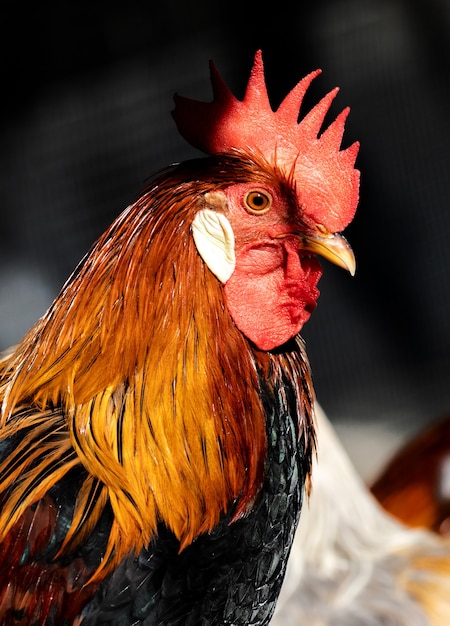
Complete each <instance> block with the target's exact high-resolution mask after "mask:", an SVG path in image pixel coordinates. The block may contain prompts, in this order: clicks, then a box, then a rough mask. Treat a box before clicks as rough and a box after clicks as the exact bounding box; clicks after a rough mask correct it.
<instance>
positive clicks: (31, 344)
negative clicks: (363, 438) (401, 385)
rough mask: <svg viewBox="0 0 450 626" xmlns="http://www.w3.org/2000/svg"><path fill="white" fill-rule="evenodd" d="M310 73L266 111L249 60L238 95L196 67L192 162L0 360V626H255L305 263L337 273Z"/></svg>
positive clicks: (278, 543) (92, 258) (331, 198)
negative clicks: (209, 94) (203, 87)
mask: <svg viewBox="0 0 450 626" xmlns="http://www.w3.org/2000/svg"><path fill="white" fill-rule="evenodd" d="M316 75H317V73H313V74H311V75H309V77H306V79H303V81H301V82H300V83H299V84H298V85H297V87H295V88H294V90H293V91H292V92H291V93H290V94H289V95H288V96H287V97H286V99H285V101H284V102H283V103H282V105H280V107H279V109H278V110H277V111H276V112H274V111H272V109H271V108H270V105H269V100H268V97H267V94H266V92H265V86H264V77H263V68H262V62H261V56H260V54H258V55H257V56H256V58H255V65H254V67H253V70H252V74H251V77H250V81H249V85H248V88H247V92H246V96H245V98H244V100H243V101H242V102H241V101H238V100H236V99H235V98H234V97H233V96H232V95H231V93H230V92H229V91H228V90H227V88H226V87H225V85H224V83H223V82H222V81H221V79H220V77H219V76H218V75H217V74H215V73H213V76H212V77H213V88H214V94H215V99H214V101H213V103H210V104H205V103H194V102H193V101H191V100H187V99H180V98H178V99H177V106H176V109H175V112H174V117H175V119H176V122H177V125H178V127H179V129H180V131H181V132H182V134H183V135H184V136H185V137H186V138H188V139H189V141H191V143H193V144H194V145H198V146H199V147H201V148H202V149H203V150H204V151H205V152H207V153H208V154H209V155H210V156H208V157H206V158H204V159H198V160H193V161H191V162H187V163H184V164H180V165H177V166H174V167H172V168H168V169H167V170H166V171H165V172H163V173H161V174H160V175H159V176H158V177H157V178H156V179H155V180H154V181H153V182H152V183H151V184H150V185H149V187H148V188H147V189H146V190H145V191H144V193H143V194H142V196H141V197H140V198H139V199H138V200H137V201H136V202H135V203H134V204H132V205H131V206H130V207H129V208H128V209H127V210H126V211H125V212H124V213H123V214H122V215H121V216H119V217H118V218H117V220H116V221H115V222H114V223H113V224H112V225H111V227H110V228H109V229H108V230H107V231H106V232H105V233H104V234H103V235H102V236H101V237H100V239H99V240H98V241H97V242H96V243H95V244H94V246H93V248H92V249H91V251H90V252H89V253H88V255H87V256H86V258H85V259H83V261H82V263H81V264H80V266H79V267H78V268H77V269H76V270H75V272H74V274H73V275H72V277H71V278H70V279H69V281H68V282H67V283H66V285H65V286H64V287H63V289H62V291H61V293H60V294H59V296H58V297H57V298H56V300H55V302H54V303H53V305H52V306H51V307H50V309H49V311H48V312H47V313H46V314H45V315H44V317H43V318H42V319H41V320H39V321H38V322H37V323H36V325H35V326H34V327H33V328H32V329H31V330H30V331H29V333H28V334H27V335H26V336H25V337H24V339H23V340H22V342H21V343H20V344H19V345H18V346H17V347H16V348H14V349H13V350H12V351H11V352H10V353H8V354H5V356H4V358H3V360H2V362H1V383H0V400H1V402H2V415H1V430H0V455H1V456H0V471H1V476H2V482H1V484H0V505H1V514H0V541H1V544H2V545H1V557H0V559H1V560H0V572H1V573H0V620H1V623H2V624H5V625H6V624H24V625H25V624H33V625H34V624H47V625H50V624H55V625H56V624H64V625H65V624H75V625H78V624H83V625H85V624H114V625H115V626H117V625H120V624H124V625H125V624H127V625H129V624H146V625H148V626H150V625H153V624H155V625H156V624H158V625H166V626H175V625H181V624H191V625H193V624H196V625H197V624H204V625H205V626H206V625H209V624H221V625H226V624H230V625H231V624H234V625H235V626H239V625H242V626H244V624H245V625H248V624H253V625H255V626H256V625H265V624H268V622H269V621H270V618H271V615H272V613H273V611H274V608H275V603H276V600H277V597H278V594H279V591H280V588H281V583H282V581H283V577H284V572H285V568H286V564H287V558H288V554H289V550H290V546H291V544H292V540H293V536H294V532H295V528H296V525H297V522H298V519H299V515H300V510H301V506H302V498H303V491H304V488H305V485H307V484H308V476H309V471H310V464H311V457H312V452H313V450H314V424H313V403H314V392H313V388H312V383H311V374H310V369H309V365H308V361H307V357H306V354H305V350H304V346H303V343H302V341H301V339H300V338H299V336H298V333H299V331H300V330H301V328H302V326H303V324H304V323H305V322H306V321H307V320H308V319H309V316H310V315H311V313H312V311H313V310H314V307H315V304H316V300H317V297H318V295H319V292H318V289H317V282H318V280H319V278H320V275H321V268H320V265H319V262H318V261H317V258H316V255H321V256H325V258H328V259H329V260H331V261H333V262H334V263H337V264H338V265H341V266H342V267H344V268H346V269H349V270H350V271H351V272H353V271H354V257H353V254H352V252H351V249H350V247H349V246H348V244H347V242H346V241H345V240H344V239H343V238H342V237H341V236H340V235H339V234H338V233H339V232H340V231H341V230H342V229H343V228H344V227H345V226H346V225H347V224H348V223H349V221H350V220H351V219H352V217H353V214H354V211H355V209H356V203H357V195H358V191H357V186H358V172H357V170H354V169H353V164H354V161H355V158H356V153H357V145H356V144H354V145H353V146H350V147H349V148H347V149H346V150H341V149H340V143H341V139H342V133H343V128H344V127H343V124H344V120H345V117H346V114H347V110H345V111H344V112H343V113H342V114H341V115H340V116H338V117H337V118H336V120H335V121H334V122H333V123H332V124H331V125H330V126H329V127H328V128H327V129H326V130H325V131H323V133H322V134H321V135H320V136H319V131H320V130H321V126H322V123H323V120H324V117H325V115H326V113H327V111H328V109H329V106H330V104H331V101H332V99H333V97H334V95H335V93H336V92H335V91H334V92H331V93H330V94H328V95H327V96H325V97H324V98H323V100H322V101H321V102H319V104H318V105H316V107H315V108H314V109H313V110H312V111H311V112H310V113H309V114H308V115H307V116H306V117H305V118H304V119H303V121H301V122H298V120H297V118H298V109H299V101H300V102H301V100H302V98H303V95H304V93H305V91H306V89H307V87H308V85H309V83H310V82H311V80H312V79H313V78H314V77H315V76H316ZM205 107H206V108H205ZM199 119H202V120H203V121H204V122H205V123H204V124H203V125H202V126H198V121H199ZM261 123H263V125H262V126H261ZM199 128H200V130H198V129H199ZM270 137H272V139H271V140H270ZM254 144H256V145H254ZM336 233H337V234H336Z"/></svg>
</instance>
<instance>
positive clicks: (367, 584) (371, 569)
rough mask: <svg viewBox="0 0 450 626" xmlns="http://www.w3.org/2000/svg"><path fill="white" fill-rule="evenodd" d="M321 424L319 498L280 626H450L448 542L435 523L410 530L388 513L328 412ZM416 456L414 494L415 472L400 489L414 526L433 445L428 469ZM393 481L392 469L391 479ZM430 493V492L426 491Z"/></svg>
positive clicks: (304, 525) (291, 572)
mask: <svg viewBox="0 0 450 626" xmlns="http://www.w3.org/2000/svg"><path fill="white" fill-rule="evenodd" d="M316 417H317V457H316V456H315V457H314V460H313V467H312V489H311V495H310V498H309V499H308V501H307V502H305V504H304V507H303V510H302V515H301V519H300V523H299V527H298V530H297V533H296V536H295V540H294V544H293V548H292V552H291V556H290V559H289V564H288V569H287V574H286V578H285V582H284V585H283V589H282V592H281V595H280V598H279V602H278V605H277V609H276V612H275V616H274V619H273V622H272V626H296V625H297V624H299V625H300V624H311V625H312V626H328V625H329V626H403V625H404V626H445V625H446V624H448V623H449V622H450V542H449V541H448V538H446V537H443V536H441V535H439V534H437V533H436V532H432V531H431V530H430V529H429V528H427V527H426V526H425V525H422V527H420V528H419V527H414V528H413V527H411V526H409V525H406V524H403V523H401V522H400V521H399V520H398V519H396V518H395V517H394V516H393V515H391V514H390V513H388V512H387V511H386V510H385V509H384V508H383V507H382V506H381V505H380V503H379V502H378V500H377V499H376V498H375V497H374V495H373V494H372V493H371V491H370V490H369V488H368V486H367V485H366V484H365V482H364V481H363V480H362V479H361V476H360V475H359V474H358V472H357V471H356V469H355V467H354V466H353V464H352V462H351V461H350V459H349V457H348V454H347V453H346V451H345V450H344V447H343V446H342V443H341V442H340V440H339V438H338V436H337V435H336V432H335V430H334V428H333V426H332V425H331V423H330V422H329V420H328V419H327V416H326V415H325V413H324V412H323V410H322V409H321V407H319V406H318V405H316ZM422 443H423V441H422ZM415 451H416V453H417V454H416V456H415V457H414V463H412V461H413V458H412V457H411V456H410V457H409V461H410V463H409V465H408V469H411V470H412V472H413V476H412V479H411V482H412V487H411V492H408V489H407V487H405V485H406V484H407V483H408V476H409V472H406V474H405V475H404V476H403V475H402V480H401V486H403V490H402V489H399V488H398V487H399V484H398V480H397V482H396V481H394V483H393V485H392V486H391V493H392V494H394V493H395V494H396V496H397V497H396V498H395V499H394V500H395V503H396V504H397V509H398V510H399V511H400V510H402V503H403V508H404V510H405V512H404V514H403V518H404V519H406V517H407V514H408V511H410V509H411V505H410V500H411V498H407V497H405V498H403V496H404V495H405V492H406V494H408V493H412V492H414V491H415V492H416V493H417V492H418V490H417V486H418V480H417V479H416V478H415V476H414V464H415V463H417V464H418V466H419V467H422V468H423V467H424V465H426V466H427V467H428V468H429V467H430V464H429V459H428V450H427V447H426V446H425V453H424V457H423V458H424V459H425V462H422V461H421V451H420V449H419V448H418V446H415ZM403 469H405V467H403ZM389 476H391V477H392V476H393V475H392V474H391V472H390V470H387V472H386V474H385V478H386V479H387V478H388V477H389ZM398 478H400V475H398V474H397V479H398ZM424 480H425V482H427V480H428V479H427V478H424ZM386 487H388V482H386ZM415 487H416V489H415ZM422 487H423V484H422ZM420 492H421V493H422V494H426V489H423V488H422V489H421V490H420V489H419V493H420ZM431 493H432V490H431ZM431 493H429V494H426V495H425V498H419V506H417V507H413V510H416V511H418V510H419V508H420V503H422V504H423V502H424V500H425V501H429V500H430V499H431V498H430V496H431ZM429 511H430V507H425V513H426V514H427V513H429Z"/></svg>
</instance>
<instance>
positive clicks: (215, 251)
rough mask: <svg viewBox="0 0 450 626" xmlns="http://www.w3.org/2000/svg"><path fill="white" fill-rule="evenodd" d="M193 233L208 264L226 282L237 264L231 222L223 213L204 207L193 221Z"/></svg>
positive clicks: (198, 248)
mask: <svg viewBox="0 0 450 626" xmlns="http://www.w3.org/2000/svg"><path fill="white" fill-rule="evenodd" d="M192 234H193V237H194V241H195V245H196V246H197V250H198V253H199V254H200V256H201V257H202V259H203V260H204V262H205V263H206V265H207V266H208V267H209V269H210V270H211V272H212V273H213V274H214V275H215V276H217V278H218V279H219V280H220V281H221V282H222V283H226V282H227V280H228V279H229V278H230V276H231V274H232V273H233V272H234V268H235V266H236V257H235V253H234V233H233V229H232V228H231V224H230V222H229V221H228V220H227V218H226V217H225V215H223V213H217V212H216V211H212V210H211V209H202V210H201V211H199V212H198V213H197V215H196V216H195V218H194V221H193V222H192Z"/></svg>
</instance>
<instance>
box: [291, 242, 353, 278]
mask: <svg viewBox="0 0 450 626" xmlns="http://www.w3.org/2000/svg"><path fill="white" fill-rule="evenodd" d="M298 237H299V239H300V241H301V243H302V249H303V250H305V251H307V252H312V253H313V254H318V255H320V256H322V257H323V258H324V259H326V260H327V261H330V262H331V263H334V265H338V266H339V267H342V268H344V269H345V270H348V271H349V272H350V274H351V275H352V276H354V275H355V271H356V259H355V255H354V253H353V250H352V249H351V247H350V244H349V243H348V241H347V240H346V239H345V237H343V236H342V235H339V234H332V233H326V232H325V233H320V234H314V235H305V234H303V233H302V234H299V235H298Z"/></svg>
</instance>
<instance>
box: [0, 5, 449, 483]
mask: <svg viewBox="0 0 450 626" xmlns="http://www.w3.org/2000/svg"><path fill="white" fill-rule="evenodd" d="M303 4H304V3H301V2H296V3H293V2H285V3H273V2H272V3H269V4H268V5H267V6H263V5H262V3H258V4H257V3H249V4H248V5H247V4H246V3H243V2H239V3H238V2H235V1H229V2H217V3H214V2H180V1H179V0H173V1H170V2H166V3H158V4H156V3H153V2H137V1H135V0H128V2H127V3H119V2H115V1H112V2H108V3H106V2H98V1H92V2H90V3H89V4H88V5H87V6H83V4H81V3H74V2H66V3H62V2H54V1H50V2H42V3H32V4H28V5H27V6H26V8H24V6H23V5H22V4H21V3H17V2H11V1H7V0H5V1H4V2H3V3H2V36H1V38H0V46H1V54H0V64H1V81H2V89H1V93H2V95H1V104H2V115H1V117H0V120H1V122H0V123H1V127H2V128H1V137H2V141H1V145H0V207H1V209H0V348H6V347H7V346H8V345H10V344H13V343H14V342H16V341H18V340H19V339H20V337H21V336H22V334H23V333H24V332H25V331H26V330H27V329H28V328H29V326H31V324H32V323H33V322H34V321H35V320H36V319H37V318H38V317H39V316H40V315H42V314H43V313H44V311H45V310H46V308H47V307H48V305H49V304H50V302H51V300H52V299H53V298H54V297H55V296H56V294H57V292H58V291H59V289H60V287H61V285H62V283H63V282H64V280H65V279H66V278H67V277H68V275H69V274H70V272H71V271H72V269H73V268H74V266H75V265H76V264H77V262H78V261H79V259H80V258H81V257H82V255H83V254H84V253H85V252H86V250H87V249H88V248H89V247H90V245H91V243H92V242H93V241H94V239H95V238H96V237H97V236H98V235H99V234H100V233H101V232H102V231H103V229H104V228H105V227H106V226H107V225H108V224H109V223H110V222H111V221H112V220H113V219H114V217H116V215H118V214H119V212H121V210H122V209H124V208H125V207H126V205H127V204H129V203H130V202H131V201H133V200H134V199H135V198H136V196H137V194H138V193H139V191H140V190H141V189H142V187H143V186H144V185H145V181H146V179H147V178H148V176H149V175H151V173H152V172H154V171H155V170H156V169H158V168H159V167H161V166H164V165H166V164H168V163H170V162H173V161H178V160H184V159H186V158H189V157H191V156H196V155H197V153H196V152H195V151H194V150H193V149H192V148H190V147H189V146H188V145H187V144H185V142H184V141H183V140H182V139H181V138H180V137H179V136H178V135H177V132H176V129H175V126H174V124H173V122H172V118H171V116H170V110H171V108H172V97H173V93H174V92H175V91H179V92H180V93H182V94H183V95H188V96H191V97H195V98H199V99H203V100H209V99H210V97H211V92H210V87H209V77H208V60H209V59H210V58H212V59H214V61H215V63H216V65H217V67H218V68H219V70H220V72H221V73H222V75H223V76H224V78H225V79H226V81H227V82H228V84H229V85H230V87H231V88H232V90H233V91H234V92H235V93H236V94H237V95H238V96H242V95H243V89H244V86H245V84H246V80H247V77H248V72H249V69H250V67H251V64H252V60H253V55H254V52H255V50H256V49H257V48H262V49H263V52H264V59H265V67H266V75H267V82H268V85H269V91H270V93H271V96H272V98H273V103H274V105H277V104H278V103H279V101H280V99H281V98H282V96H283V95H284V94H285V93H286V92H287V91H288V90H289V89H290V88H291V87H292V86H293V85H294V83H295V82H296V81H297V80H299V79H300V78H301V77H302V76H303V75H304V74H306V73H307V72H309V71H311V70H313V69H316V68H317V67H320V68H322V70H323V74H322V76H321V77H320V78H318V79H316V80H315V81H314V83H313V86H312V87H311V94H312V95H311V102H314V99H315V100H318V99H319V98H320V97H321V96H322V95H324V94H325V92H326V91H328V90H329V89H330V88H332V87H334V86H335V85H339V86H340V87H341V91H340V94H339V95H338V97H337V98H336V101H335V104H334V105H333V106H334V109H333V110H334V112H335V114H336V113H337V112H339V111H340V110H341V109H342V108H343V107H344V106H346V105H347V104H349V105H350V106H351V109H352V112H351V114H350V117H349V119H348V122H347V133H346V139H345V141H346V142H347V143H348V144H349V143H351V142H352V141H354V140H355V139H359V140H360V141H361V151H360V156H359V159H358V165H359V168H360V169H361V170H362V186H361V202H360V208H359V211H358V214H357V217H356V219H355V221H354V223H353V224H352V225H351V226H350V227H349V229H348V230H347V233H346V234H347V236H348V239H349V240H350V242H351V244H352V246H353V248H354V250H355V253H356V256H357V261H358V270H357V275H356V277H355V278H353V279H352V278H350V277H349V276H348V275H347V274H346V273H345V272H343V271H342V270H339V269H336V268H334V267H331V266H328V265H327V266H326V268H325V273H324V277H323V279H322V281H321V292H322V295H321V298H320V302H319V307H318V309H317V311H316V313H315V314H314V316H313V318H312V319H311V321H310V322H309V323H308V325H307V327H306V328H305V332H304V336H305V338H306V339H307V343H308V353H309V355H310V359H311V362H312V366H313V371H314V380H315V384H316V389H317V394H318V398H319V400H320V402H321V403H322V405H323V406H324V408H325V409H326V411H327V412H328V414H329V416H330V418H331V420H332V421H333V423H334V424H335V425H336V426H337V428H338V431H339V432H340V434H341V436H342V438H343V440H344V443H345V444H346V445H347V446H348V448H349V450H350V452H351V454H352V457H353V459H354V461H355V463H356V465H357V467H358V468H359V469H360V471H361V472H362V473H363V475H364V476H365V477H368V478H370V477H372V476H373V475H374V473H375V472H376V470H377V468H378V467H379V465H380V464H381V463H383V462H384V460H385V459H386V458H387V457H388V456H389V455H390V454H391V452H392V451H393V450H394V449H395V448H396V447H397V446H398V445H399V444H400V442H401V441H403V440H404V439H405V438H407V437H409V436H410V435H411V434H412V433H413V432H415V431H416V430H417V429H419V428H420V427H421V426H422V425H423V424H426V423H429V422H430V421H432V420H434V419H436V418H438V417H440V416H441V415H442V414H443V413H444V412H446V411H447V409H448V410H450V385H449V382H448V378H449V374H450V280H449V279H450V245H449V236H450V176H449V175H448V169H449V168H448V163H449V156H450V144H449V140H450V121H449V112H448V111H449V105H448V103H449V97H450V80H449V79H450V58H449V53H450V1H449V0H426V1H425V0H421V1H417V0H404V1H402V0H334V1H326V0H324V1H320V0H318V1H317V2H310V3H309V6H308V7H306V8H305V7H304V6H303Z"/></svg>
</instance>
